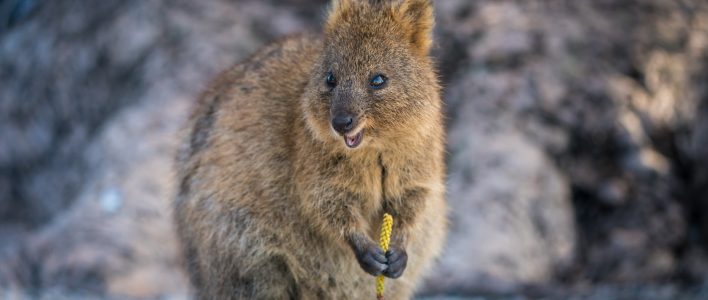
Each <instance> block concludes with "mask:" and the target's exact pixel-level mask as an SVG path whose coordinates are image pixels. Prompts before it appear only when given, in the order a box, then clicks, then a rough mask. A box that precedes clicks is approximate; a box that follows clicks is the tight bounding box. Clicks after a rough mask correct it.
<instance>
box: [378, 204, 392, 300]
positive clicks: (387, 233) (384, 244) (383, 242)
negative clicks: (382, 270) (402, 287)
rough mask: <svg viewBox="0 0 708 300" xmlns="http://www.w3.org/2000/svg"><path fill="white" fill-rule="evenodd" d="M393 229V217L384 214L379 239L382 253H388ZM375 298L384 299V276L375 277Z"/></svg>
mask: <svg viewBox="0 0 708 300" xmlns="http://www.w3.org/2000/svg"><path fill="white" fill-rule="evenodd" d="M392 227H393V217H392V216H391V215H389V214H384V217H383V223H382V224H381V237H380V240H379V246H381V249H383V251H384V252H386V251H388V246H389V243H390V242H391V228H392ZM376 298H377V299H379V300H383V298H384V276H383V275H379V276H378V277H376Z"/></svg>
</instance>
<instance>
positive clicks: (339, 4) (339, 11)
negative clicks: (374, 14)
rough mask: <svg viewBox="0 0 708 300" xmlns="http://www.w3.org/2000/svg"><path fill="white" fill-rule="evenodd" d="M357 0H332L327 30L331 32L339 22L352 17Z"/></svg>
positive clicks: (326, 24) (326, 25)
mask: <svg viewBox="0 0 708 300" xmlns="http://www.w3.org/2000/svg"><path fill="white" fill-rule="evenodd" d="M355 1H357V0H332V4H331V6H330V8H329V14H328V15H327V22H326V23H325V30H326V31H327V32H331V31H332V29H334V28H335V27H336V26H337V24H338V23H339V22H342V21H344V20H347V19H349V18H350V17H351V14H353V13H354V12H353V11H352V10H353V6H354V4H355V3H353V2H355Z"/></svg>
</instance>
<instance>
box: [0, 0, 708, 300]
mask: <svg viewBox="0 0 708 300" xmlns="http://www.w3.org/2000/svg"><path fill="white" fill-rule="evenodd" d="M326 2H327V1H325V0H287V1H275V0H269V1H264V0H248V1H247V0H244V1H236V0H203V1H190V0H171V1H168V0H154V1H142V0H101V1H86V0H84V1H81V0H53V1H48V0H0V299H95V298H99V299H189V296H188V289H189V287H188V283H187V280H186V279H185V276H184V274H183V273H182V271H181V270H180V269H179V267H178V257H177V251H176V241H175V238H174V234H173V232H172V227H171V212H170V207H169V202H170V199H171V197H172V195H173V193H174V182H173V173H172V172H173V171H172V158H173V156H174V152H175V147H176V142H177V138H176V136H177V133H178V131H179V129H180V125H181V122H182V121H183V119H184V118H185V116H186V114H187V111H188V109H189V107H190V104H191V103H192V102H193V101H194V99H195V95H196V94H197V93H198V92H199V91H200V89H202V88H203V87H204V86H205V85H206V83H207V82H208V80H209V79H210V78H211V77H212V76H214V75H215V74H216V72H218V71H220V70H223V69H225V68H227V67H228V66H229V65H231V64H233V63H236V62H238V61H239V60H241V59H244V58H246V57H247V56H248V55H249V54H250V53H252V52H253V51H255V50H257V49H258V48H259V47H260V46H262V45H263V44H265V43H267V42H269V41H272V40H274V39H277V38H279V37H282V36H284V35H286V34H289V33H293V32H298V31H302V30H317V29H318V28H319V23H320V22H321V20H322V17H323V14H324V11H325V6H326ZM435 3H436V7H437V18H438V19H437V22H438V27H437V32H436V46H435V50H434V54H435V56H436V59H437V61H438V63H439V67H440V75H441V80H442V82H443V85H444V87H445V102H446V109H447V127H448V153H449V155H448V165H449V171H448V173H449V175H448V191H449V192H448V199H449V202H450V205H451V207H452V209H451V212H450V220H451V234H450V236H449V239H448V245H447V248H446V252H445V254H444V255H443V256H442V258H441V259H440V262H439V264H438V266H437V268H436V270H435V271H434V272H432V273H431V274H430V279H429V280H428V281H427V282H426V284H425V285H424V286H423V287H422V288H421V291H420V297H421V298H448V297H450V298H452V297H462V298H464V297H473V296H482V297H488V298H492V299H498V298H502V299H506V298H509V299H523V298H546V299H706V298H708V243H707V242H708V2H707V1H705V0H593V1H556V0H536V1H502V0H477V1H470V0H437V1H435ZM372 283H373V282H372ZM372 288H373V285H372Z"/></svg>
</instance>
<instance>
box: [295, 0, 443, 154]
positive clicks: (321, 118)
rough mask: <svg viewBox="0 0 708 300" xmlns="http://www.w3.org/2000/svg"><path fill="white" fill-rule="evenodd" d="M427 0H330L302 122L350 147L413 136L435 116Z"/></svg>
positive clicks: (318, 134) (436, 106)
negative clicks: (319, 51) (331, 2)
mask: <svg viewBox="0 0 708 300" xmlns="http://www.w3.org/2000/svg"><path fill="white" fill-rule="evenodd" d="M431 2H432V1H431V0H334V2H333V4H332V7H331V9H330V12H329V16H328V19H327V22H326V24H325V33H324V49H323V51H322V55H321V56H320V58H319V60H318V61H317V63H316V64H315V67H314V69H313V73H312V78H311V80H310V82H309V85H308V88H307V92H306V95H305V97H304V98H305V99H304V107H305V114H306V118H307V123H308V126H309V127H310V129H311V131H312V132H313V133H314V134H315V136H316V137H317V138H318V139H320V140H323V141H336V142H339V143H341V145H342V146H346V147H348V148H350V149H355V148H360V147H388V145H389V144H390V143H391V142H393V143H398V142H400V141H402V140H405V139H406V138H420V133H421V132H424V131H425V130H428V129H429V128H430V127H431V126H435V124H434V123H436V122H437V121H438V118H439V111H440V103H439V102H440V99H439V92H438V91H439V86H438V82H437V77H436V74H435V71H434V68H433V64H432V62H431V59H430V57H429V52H430V45H431V44H432V33H431V31H432V29H433V23H434V17H433V7H432V3H431Z"/></svg>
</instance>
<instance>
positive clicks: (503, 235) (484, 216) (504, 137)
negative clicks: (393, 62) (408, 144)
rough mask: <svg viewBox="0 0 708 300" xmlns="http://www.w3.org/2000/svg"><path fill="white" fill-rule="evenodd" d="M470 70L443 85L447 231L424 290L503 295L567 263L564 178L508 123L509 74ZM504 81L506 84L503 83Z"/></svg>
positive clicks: (569, 219)
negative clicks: (451, 111)
mask: <svg viewBox="0 0 708 300" xmlns="http://www.w3.org/2000/svg"><path fill="white" fill-rule="evenodd" d="M488 75H489V74H486V73H479V72H475V71H471V72H470V74H469V75H467V76H465V77H464V78H462V79H461V80H460V81H459V82H453V83H451V85H450V87H449V88H448V93H447V95H446V97H447V99H448V100H449V101H452V102H458V103H459V104H458V105H457V106H456V109H455V121H453V122H452V123H451V124H450V125H449V134H448V151H449V153H450V155H449V161H448V168H449V172H448V176H449V179H448V195H449V197H448V201H449V204H450V206H451V208H452V209H451V215H450V221H451V232H450V235H449V236H448V246H447V248H446V250H445V252H444V253H443V255H442V258H441V259H440V263H439V267H438V269H437V270H436V272H435V273H434V275H433V276H431V280H429V281H428V283H427V285H426V289H425V292H426V293H455V294H472V293H474V292H489V293H511V292H518V291H520V290H521V288H523V287H524V286H526V285H530V284H541V283H545V282H547V281H549V280H551V279H553V278H554V275H555V274H556V272H557V271H559V270H562V269H564V268H567V267H569V266H570V263H571V262H572V259H573V257H574V251H575V224H574V216H573V209H572V207H571V204H570V191H569V189H568V183H567V181H566V179H565V178H564V177H563V176H562V175H561V174H560V172H559V171H558V170H557V169H556V168H554V167H553V164H552V162H551V158H550V157H548V156H547V155H546V154H544V152H543V151H542V149H541V147H539V146H538V145H537V144H534V143H532V142H531V141H530V140H529V139H528V138H526V137H525V136H524V134H523V132H521V131H520V130H519V129H517V128H515V126H514V125H513V124H514V122H513V119H512V117H513V115H511V114H508V113H507V111H506V110H505V109H504V107H503V106H500V105H501V104H502V103H504V101H503V98H505V97H514V93H515V92H516V91H515V90H513V89H511V88H510V87H511V86H508V85H509V84H512V82H513V81H514V78H513V77H495V76H488ZM510 81H511V82H510Z"/></svg>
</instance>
